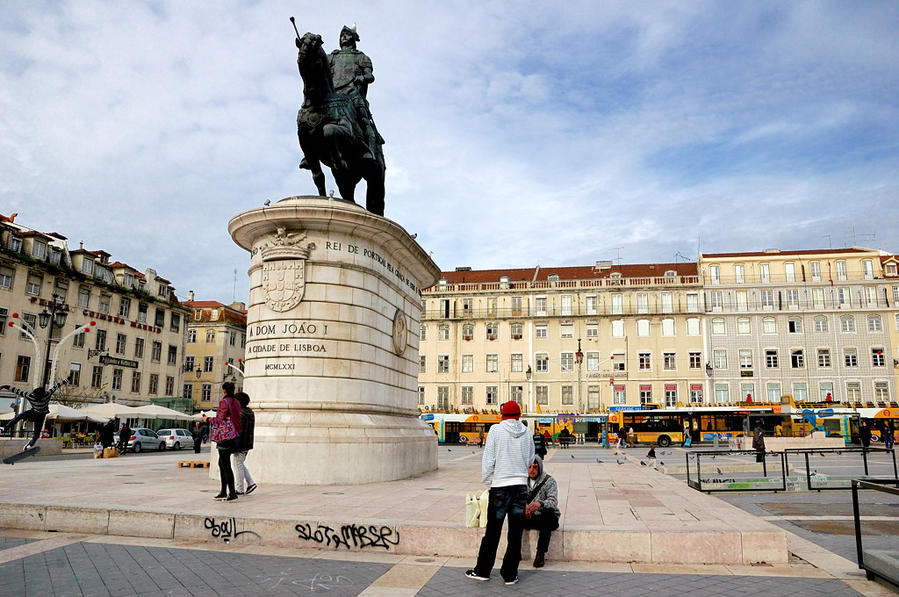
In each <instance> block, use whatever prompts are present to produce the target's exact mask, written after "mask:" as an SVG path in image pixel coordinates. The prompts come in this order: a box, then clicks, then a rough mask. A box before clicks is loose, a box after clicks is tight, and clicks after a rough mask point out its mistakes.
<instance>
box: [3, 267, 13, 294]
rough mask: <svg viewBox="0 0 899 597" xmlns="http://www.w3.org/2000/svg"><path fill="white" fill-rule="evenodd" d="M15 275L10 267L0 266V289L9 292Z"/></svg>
mask: <svg viewBox="0 0 899 597" xmlns="http://www.w3.org/2000/svg"><path fill="white" fill-rule="evenodd" d="M15 275H16V272H15V270H13V269H12V268H11V267H6V266H0V288H2V289H3V290H9V289H11V288H12V279H13V276H15Z"/></svg>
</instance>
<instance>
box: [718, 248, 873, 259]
mask: <svg viewBox="0 0 899 597" xmlns="http://www.w3.org/2000/svg"><path fill="white" fill-rule="evenodd" d="M869 252H871V249H862V248H859V247H850V248H847V249H796V250H792V251H781V250H780V249H771V250H769V251H745V252H742V253H702V254H701V256H702V258H703V259H720V258H724V257H776V256H778V255H822V254H826V255H832V254H836V253H869Z"/></svg>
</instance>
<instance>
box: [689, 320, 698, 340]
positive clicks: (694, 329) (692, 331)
mask: <svg viewBox="0 0 899 597" xmlns="http://www.w3.org/2000/svg"><path fill="white" fill-rule="evenodd" d="M687 335H688V336H698V335H699V318H698V317H690V318H689V319H687Z"/></svg>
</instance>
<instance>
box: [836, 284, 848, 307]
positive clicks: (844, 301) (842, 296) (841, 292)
mask: <svg viewBox="0 0 899 597" xmlns="http://www.w3.org/2000/svg"><path fill="white" fill-rule="evenodd" d="M837 304H838V305H839V306H840V308H843V307H848V306H849V289H848V288H837Z"/></svg>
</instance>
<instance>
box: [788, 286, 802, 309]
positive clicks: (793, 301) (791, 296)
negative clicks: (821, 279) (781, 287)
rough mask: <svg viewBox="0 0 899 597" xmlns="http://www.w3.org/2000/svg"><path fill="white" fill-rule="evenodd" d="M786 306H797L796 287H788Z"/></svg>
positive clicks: (797, 295) (792, 307)
mask: <svg viewBox="0 0 899 597" xmlns="http://www.w3.org/2000/svg"><path fill="white" fill-rule="evenodd" d="M787 306H788V307H789V308H790V309H798V308H799V290H798V289H796V288H790V289H789V290H787Z"/></svg>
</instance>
